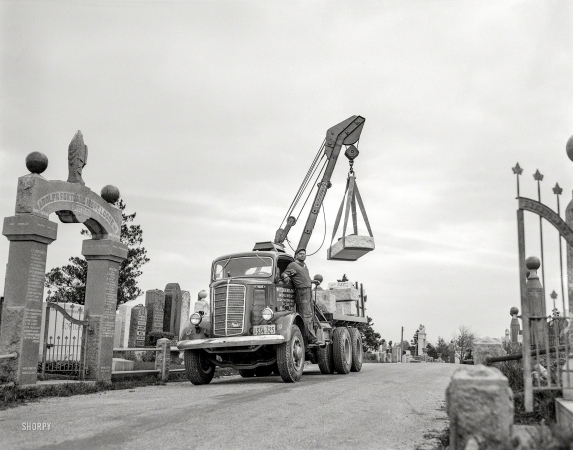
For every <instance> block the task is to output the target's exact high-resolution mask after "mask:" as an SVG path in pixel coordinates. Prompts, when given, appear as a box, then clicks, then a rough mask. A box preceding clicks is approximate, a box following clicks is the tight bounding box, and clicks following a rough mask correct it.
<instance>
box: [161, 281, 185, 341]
mask: <svg viewBox="0 0 573 450" xmlns="http://www.w3.org/2000/svg"><path fill="white" fill-rule="evenodd" d="M180 322H181V288H180V287H179V284H178V283H169V284H167V286H165V309H164V316H163V331H167V332H169V333H173V334H174V335H175V334H177V332H178V331H179V328H180Z"/></svg>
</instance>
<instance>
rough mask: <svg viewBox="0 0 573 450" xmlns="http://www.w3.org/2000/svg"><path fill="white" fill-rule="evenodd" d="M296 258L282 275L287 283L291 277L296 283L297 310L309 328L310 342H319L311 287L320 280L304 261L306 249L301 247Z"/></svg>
mask: <svg viewBox="0 0 573 450" xmlns="http://www.w3.org/2000/svg"><path fill="white" fill-rule="evenodd" d="M294 259H295V260H294V261H293V262H291V263H290V264H289V265H288V266H287V268H286V270H285V271H284V272H283V274H282V275H281V277H282V279H283V280H284V281H285V282H287V283H288V281H289V279H292V281H293V283H294V287H295V289H296V296H295V301H296V306H297V310H298V312H299V314H300V315H301V316H302V319H303V320H304V323H305V325H306V329H307V330H308V342H309V343H311V344H314V343H316V342H317V339H316V334H315V331H314V325H313V320H312V318H313V315H314V314H313V311H312V292H311V288H312V285H313V283H314V284H318V281H315V280H311V278H310V274H309V273H308V267H307V266H306V264H305V263H304V260H305V259H306V249H304V248H299V249H298V250H297V251H296V252H295V254H294Z"/></svg>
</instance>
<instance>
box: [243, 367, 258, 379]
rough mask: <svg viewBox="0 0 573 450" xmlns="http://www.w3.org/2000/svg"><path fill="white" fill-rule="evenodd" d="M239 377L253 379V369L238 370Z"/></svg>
mask: <svg viewBox="0 0 573 450" xmlns="http://www.w3.org/2000/svg"><path fill="white" fill-rule="evenodd" d="M239 375H241V376H242V377H243V378H253V377H254V376H255V369H239Z"/></svg>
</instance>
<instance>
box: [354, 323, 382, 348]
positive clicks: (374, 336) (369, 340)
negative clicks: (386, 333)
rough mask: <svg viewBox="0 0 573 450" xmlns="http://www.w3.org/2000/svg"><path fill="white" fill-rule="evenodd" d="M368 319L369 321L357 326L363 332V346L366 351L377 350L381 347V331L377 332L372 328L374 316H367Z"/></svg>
mask: <svg viewBox="0 0 573 450" xmlns="http://www.w3.org/2000/svg"><path fill="white" fill-rule="evenodd" d="M366 319H367V320H368V323H362V324H360V325H358V326H357V327H356V328H358V329H359V330H360V331H361V333H362V348H363V349H364V351H377V350H378V348H379V347H380V337H381V336H380V333H376V332H375V331H374V329H373V328H372V325H374V322H372V318H371V317H369V316H367V317H366Z"/></svg>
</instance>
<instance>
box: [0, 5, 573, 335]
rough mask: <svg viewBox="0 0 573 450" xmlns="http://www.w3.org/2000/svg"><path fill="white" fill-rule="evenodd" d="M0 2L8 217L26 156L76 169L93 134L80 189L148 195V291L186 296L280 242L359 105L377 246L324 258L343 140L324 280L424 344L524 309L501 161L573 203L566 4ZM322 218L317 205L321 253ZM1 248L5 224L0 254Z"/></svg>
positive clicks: (361, 176) (530, 246) (144, 280)
mask: <svg viewBox="0 0 573 450" xmlns="http://www.w3.org/2000/svg"><path fill="white" fill-rule="evenodd" d="M0 5H1V9H0V12H1V23H0V25H1V31H0V32H1V46H2V58H1V77H0V79H1V88H0V89H1V99H0V108H1V117H0V123H1V136H0V213H1V214H2V215H3V217H7V216H12V215H13V214H14V207H15V196H16V186H17V178H18V176H22V175H25V174H27V173H28V171H27V170H26V167H25V164H24V159H25V157H26V155H27V154H28V153H30V152H32V151H40V152H42V153H44V154H46V155H47V156H48V158H49V167H48V169H47V171H46V172H45V173H44V174H43V176H45V177H46V178H47V179H51V180H66V179H67V147H68V144H69V142H70V141H71V139H72V137H73V136H74V134H75V132H76V131H77V130H81V131H82V133H83V135H84V140H85V143H86V144H87V145H88V147H89V158H88V164H87V166H86V167H85V168H84V172H83V173H84V175H83V178H84V180H85V182H86V185H87V186H89V187H90V188H91V189H92V190H93V191H95V192H96V193H99V192H100V190H101V188H102V187H103V186H104V185H107V184H114V185H116V186H118V187H119V189H120V191H121V194H122V198H123V199H124V200H125V202H126V203H127V210H128V211H129V212H133V211H135V212H137V217H136V220H135V222H136V223H138V224H140V225H141V226H142V228H143V239H144V246H145V247H146V249H147V251H148V256H149V257H150V259H151V261H150V262H149V263H148V264H147V265H145V266H144V273H143V275H142V276H141V278H140V280H139V285H140V287H141V288H142V289H143V290H148V289H164V288H165V285H166V284H167V283H173V282H176V283H179V284H180V285H181V288H182V289H184V290H188V291H190V292H191V295H192V298H195V297H196V293H197V292H198V291H200V290H201V289H207V288H208V284H209V272H210V264H211V261H212V260H213V259H215V258H216V257H217V256H220V255H223V254H227V253H233V252H240V251H248V250H251V249H252V246H253V244H254V243H255V242H258V241H265V240H272V239H273V237H274V234H275V231H276V229H277V228H278V227H279V225H280V223H281V220H282V218H283V216H284V215H285V213H286V211H287V208H288V206H289V205H290V203H291V201H292V199H293V197H294V195H295V193H296V191H297V189H298V186H299V184H300V183H301V182H302V179H303V177H304V175H305V174H306V171H307V170H308V167H309V166H310V163H311V162H312V159H313V157H314V155H315V153H316V152H317V150H318V149H319V147H320V144H321V142H322V140H323V139H324V136H325V133H326V130H327V129H328V128H330V127H331V126H333V125H335V124H337V123H339V122H341V121H343V120H345V119H347V118H348V117H350V116H353V115H361V116H363V117H365V118H366V124H365V126H364V130H363V132H362V137H361V140H360V146H359V149H360V155H359V157H358V158H357V160H356V162H355V170H356V175H357V180H358V185H359V187H360V192H361V194H362V198H363V200H364V203H365V207H366V211H367V213H368V216H369V220H370V223H371V224H372V229H373V233H374V238H375V241H376V250H375V251H373V252H371V253H369V254H368V255H366V256H364V257H363V258H361V259H360V260H358V261H357V262H348V263H343V262H335V261H327V260H326V248H327V247H328V245H329V241H330V235H331V233H332V225H333V222H334V219H335V216H336V212H337V208H338V205H339V203H340V201H341V199H342V195H343V193H344V187H345V182H346V175H347V172H348V163H347V161H346V159H345V158H344V157H342V158H340V159H339V162H338V165H337V167H336V170H335V172H334V175H333V178H332V183H333V186H332V188H331V189H330V190H329V191H328V195H327V197H326V200H325V216H326V229H327V242H326V243H325V244H324V245H323V247H322V248H321V249H320V251H319V252H318V253H317V254H315V255H314V256H311V257H309V258H308V260H307V263H308V265H309V268H310V272H311V275H313V274H315V273H321V274H322V275H323V276H324V279H325V282H329V281H336V279H337V278H340V277H341V276H342V274H346V275H347V276H348V278H349V279H350V280H352V281H358V282H361V283H363V284H364V287H365V289H366V290H367V293H368V303H367V308H368V310H367V314H368V315H369V316H371V317H372V318H373V319H374V328H375V330H376V331H378V332H379V333H380V334H381V335H382V337H383V338H385V339H387V340H394V341H397V340H399V338H400V328H401V327H402V326H403V327H404V337H405V338H406V339H411V337H412V335H413V334H414V331H415V329H416V328H417V327H418V326H419V325H420V324H424V325H425V326H426V330H427V334H428V339H429V340H430V341H431V342H434V341H435V340H436V339H437V337H438V336H443V337H444V338H446V339H447V340H449V339H450V338H451V337H452V334H453V333H454V331H455V330H456V329H457V328H458V327H459V326H461V325H465V326H468V327H471V329H472V330H474V331H475V332H476V333H477V334H479V335H480V336H492V337H500V336H502V335H503V334H504V332H505V329H506V328H509V323H510V316H509V309H510V307H512V306H520V305H519V303H520V299H519V279H518V260H517V231H516V230H517V228H516V218H515V217H516V214H515V211H516V205H517V203H516V200H515V196H516V181H515V176H514V175H513V173H512V171H511V168H512V167H513V166H515V164H516V163H517V162H519V164H520V165H521V167H523V168H524V172H523V175H522V177H521V194H522V195H523V196H528V197H532V198H537V187H536V184H535V181H534V180H533V177H532V175H533V173H534V172H535V171H536V169H539V170H540V172H541V173H542V174H543V175H544V180H543V182H542V183H541V189H542V194H541V195H542V200H544V201H546V203H547V204H548V205H549V206H550V207H552V208H553V209H556V200H555V196H554V194H553V192H552V190H551V188H552V187H553V186H554V185H555V183H556V182H559V185H560V186H561V187H563V189H564V191H563V195H562V196H561V206H562V208H561V210H562V211H564V209H565V206H566V205H567V203H569V201H571V198H572V197H571V193H572V190H573V163H572V162H571V161H570V160H569V159H568V158H567V156H566V153H565V143H566V141H567V139H568V138H569V136H571V135H572V134H573V2H570V1H539V0H535V1H504V2H500V1H499V0H493V1H437V0H436V1H422V0H419V1H404V0H400V1H358V0H352V1H288V2H287V1H272V2H269V1H263V0H257V1H210V0H209V1H207V0H205V1H187V2H183V1H86V0H82V1H48V0H43V1H5V0H2V1H1V2H0ZM50 219H51V220H52V221H54V222H58V223H59V221H58V219H57V217H56V216H55V215H53V216H51V217H50ZM300 222H301V223H300V224H299V225H298V226H296V227H295V228H294V229H293V231H292V232H291V234H290V238H291V240H293V241H294V242H295V243H296V242H297V241H298V238H299V237H300V234H301V228H302V225H303V223H304V220H302V219H301V221H300ZM324 226H325V225H324V221H323V220H322V215H321V217H320V218H319V220H318V223H317V227H316V229H315V233H314V235H313V239H312V240H311V243H310V245H309V246H308V251H309V253H313V252H314V251H316V249H318V248H319V246H320V244H321V242H322V240H323V236H324ZM81 227H82V226H81V225H79V224H61V223H60V224H59V229H58V239H57V241H55V242H54V243H52V244H51V245H50V247H49V255H48V263H47V269H50V268H52V267H55V266H58V265H62V264H65V263H66V261H67V259H68V258H69V257H70V256H74V255H79V254H80V252H81V241H82V239H83V236H81V235H80V229H81ZM526 227H527V232H528V241H527V254H528V255H537V256H539V255H540V253H539V220H538V218H537V217H536V216H533V215H532V214H531V213H527V223H526ZM359 231H360V232H361V234H365V233H366V230H365V229H364V228H362V229H361V230H359ZM544 231H545V260H546V263H545V266H546V272H545V277H546V289H547V293H548V294H549V293H550V292H551V291H552V290H555V291H556V292H557V293H558V294H559V297H558V302H559V304H560V302H561V284H560V276H559V259H558V246H557V244H558V236H557V233H556V231H555V230H554V229H552V228H551V227H550V225H549V224H547V223H545V224H544ZM8 248H9V243H8V241H7V240H6V239H5V238H3V237H2V238H1V239H0V267H5V264H6V262H7V259H8ZM3 283H4V279H3V277H0V292H1V291H2V290H3V285H4V284H3ZM144 301H145V299H144V297H141V298H140V299H138V301H136V303H140V302H142V303H143V302H144ZM548 308H549V309H551V308H552V303H551V300H550V299H548ZM560 309H561V308H560Z"/></svg>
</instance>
